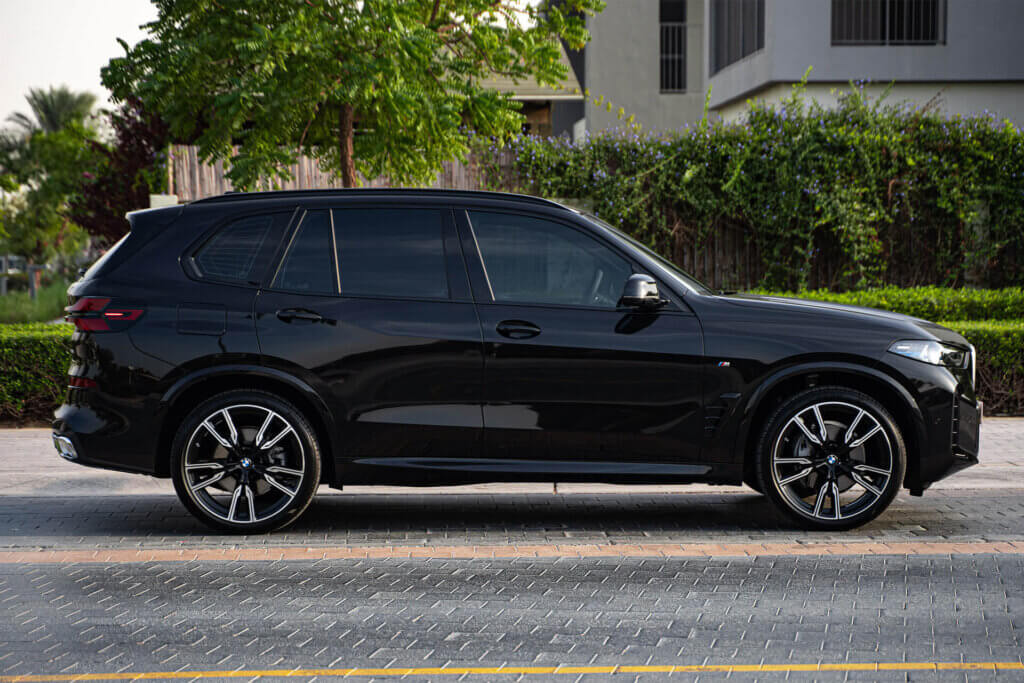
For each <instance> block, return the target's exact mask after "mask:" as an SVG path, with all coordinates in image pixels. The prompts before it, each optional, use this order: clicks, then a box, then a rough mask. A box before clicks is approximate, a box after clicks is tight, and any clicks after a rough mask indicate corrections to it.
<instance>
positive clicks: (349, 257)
mask: <svg viewBox="0 0 1024 683" xmlns="http://www.w3.org/2000/svg"><path fill="white" fill-rule="evenodd" d="M441 230H442V226H441V212H440V211H437V210H434V209H340V210H336V211H335V212H334V234H335V238H336V239H337V242H338V270H339V273H340V275H341V293H342V295H343V296H349V295H350V296H359V295H373V296H391V297H401V298H406V297H410V298H435V299H445V298H448V274H447V272H446V270H445V261H444V244H443V242H442V234H441Z"/></svg>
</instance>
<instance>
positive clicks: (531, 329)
mask: <svg viewBox="0 0 1024 683" xmlns="http://www.w3.org/2000/svg"><path fill="white" fill-rule="evenodd" d="M494 329H495V330H497V332H498V334H500V335H501V336H502V337H508V338H509V339H530V338H532V337H536V336H537V335H538V334H540V328H539V327H537V326H536V325H534V324H533V323H529V322H526V321H525V320H502V321H501V322H500V323H498V325H497V327H495V328H494Z"/></svg>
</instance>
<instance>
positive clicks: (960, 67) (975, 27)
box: [613, 0, 1024, 109]
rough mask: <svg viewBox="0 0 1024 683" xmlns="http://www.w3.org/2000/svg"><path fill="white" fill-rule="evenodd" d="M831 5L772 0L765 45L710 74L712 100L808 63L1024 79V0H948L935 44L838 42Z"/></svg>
mask: <svg viewBox="0 0 1024 683" xmlns="http://www.w3.org/2000/svg"><path fill="white" fill-rule="evenodd" d="M613 1H614V0H613ZM706 2H710V0H706ZM831 7H832V3H831V2H829V1H828V0H767V2H765V47H764V49H763V50H761V51H759V52H757V53H754V54H753V55H750V56H749V57H747V58H745V59H743V60H740V61H739V62H736V63H734V64H731V65H729V66H727V67H725V68H724V69H722V70H721V71H719V72H718V73H717V74H715V75H714V76H712V77H711V79H710V82H711V85H712V97H711V106H712V107H716V108H717V107H722V106H724V105H727V104H729V103H731V102H733V101H734V100H737V99H738V100H741V101H742V100H743V99H745V98H746V97H747V96H748V95H749V94H750V93H753V92H757V91H761V90H763V89H764V88H765V87H766V86H768V85H771V84H774V83H792V82H794V81H797V80H799V79H800V78H801V77H802V76H803V74H804V72H805V71H806V70H807V67H808V66H813V67H814V68H813V70H812V72H811V76H810V79H809V80H810V81H811V82H824V83H837V82H838V83H846V82H847V81H849V80H858V79H871V80H872V81H880V82H884V83H888V82H889V81H896V82H897V83H899V82H901V81H914V82H935V83H939V84H942V83H951V82H957V81H988V82H993V81H995V82H998V81H1024V2H1022V1H1021V0H948V14H947V36H946V44H945V45H935V46H893V47H887V46H866V47H859V46H858V47H832V44H831V11H832V10H831ZM934 89H937V88H934ZM964 92H965V96H966V93H967V91H964ZM1011 98H1012V96H1011ZM1000 101H1002V99H1000ZM981 108H982V109H983V108H984V106H982V107H981Z"/></svg>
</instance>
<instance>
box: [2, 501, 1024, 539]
mask: <svg viewBox="0 0 1024 683" xmlns="http://www.w3.org/2000/svg"><path fill="white" fill-rule="evenodd" d="M1022 493H1024V492H1022V491H1020V490H1002V489H995V490H989V491H980V490H977V489H973V490H972V489H969V490H963V491H949V490H947V491H929V492H927V493H926V494H925V496H924V497H923V498H912V497H910V496H907V495H905V494H904V495H901V496H900V497H899V498H897V499H896V501H895V502H894V503H893V505H892V506H891V507H890V509H889V510H888V511H886V513H885V514H883V515H882V516H881V517H880V518H879V519H877V520H875V521H874V522H872V523H871V524H868V525H866V526H864V527H861V528H859V529H855V530H853V531H848V532H833V533H828V532H808V531H804V530H801V529H797V528H795V527H794V526H792V525H791V524H790V523H789V522H788V521H787V520H786V519H785V518H783V517H781V516H780V515H779V514H778V513H777V512H776V511H775V509H774V508H773V507H772V506H771V504H770V503H769V502H768V501H767V500H766V499H765V498H764V497H762V496H759V495H757V494H754V493H753V492H747V493H726V494H713V493H694V494H690V495H675V494H665V493H628V494H576V495H558V496H555V495H552V494H550V493H547V494H502V495H489V494H449V495H432V494H417V495H411V494H410V495H391V494H366V495H360V496H322V497H320V498H319V499H317V500H316V501H314V503H313V505H312V506H311V507H310V508H309V510H307V511H306V513H305V515H303V517H302V518H301V519H300V520H299V521H298V522H297V523H296V524H295V525H293V526H291V527H289V528H288V529H286V530H284V531H282V532H277V533H274V534H267V535H259V536H232V535H218V534H212V533H211V532H209V531H208V530H207V529H206V527H204V526H202V525H200V524H199V523H198V522H196V521H195V520H194V519H193V518H192V517H191V516H190V515H189V514H188V512H187V511H186V510H185V509H184V508H183V507H182V506H181V504H180V503H179V502H178V500H177V498H174V497H173V496H167V495H159V496H154V495H146V496H138V497H134V496H110V497H102V496H92V497H66V498H57V497H52V496H47V497H34V498H33V497H18V496H0V549H7V550H20V549H32V548H59V549H88V548H115V549H155V548H204V547H207V548H208V547H214V548H216V547H221V548H234V547H245V548H264V547H321V548H322V547H331V546H439V545H441V546H452V545H455V546H495V545H535V544H560V545H564V544H586V543H599V544H609V543H611V544H624V545H628V544H637V543H643V544H651V543H794V542H797V543H826V542H855V541H863V542H915V541H926V542H972V541H987V542H999V541H1024V495H1022Z"/></svg>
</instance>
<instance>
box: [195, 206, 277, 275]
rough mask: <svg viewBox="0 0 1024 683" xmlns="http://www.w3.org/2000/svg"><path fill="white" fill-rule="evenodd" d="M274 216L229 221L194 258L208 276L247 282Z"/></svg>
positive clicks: (202, 271) (249, 217)
mask: <svg viewBox="0 0 1024 683" xmlns="http://www.w3.org/2000/svg"><path fill="white" fill-rule="evenodd" d="M273 222H274V218H273V216H248V217H246V218H241V219H239V220H237V221H235V222H233V223H230V224H228V225H227V226H226V227H225V228H224V229H223V230H221V231H220V232H218V233H217V234H216V235H214V236H213V239H211V240H210V241H209V242H207V243H206V244H205V245H204V246H203V247H202V249H200V250H199V253H198V254H196V256H195V259H194V262H195V264H196V266H197V267H198V268H199V272H200V273H201V274H202V275H203V276H204V277H210V278H214V279H217V280H235V281H238V282H247V281H249V280H254V279H257V278H258V274H257V273H254V272H253V271H254V266H255V264H256V257H257V255H258V254H259V253H260V249H261V248H262V247H263V245H264V244H265V242H266V240H267V236H268V235H269V234H270V228H271V225H272V224H273Z"/></svg>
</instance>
